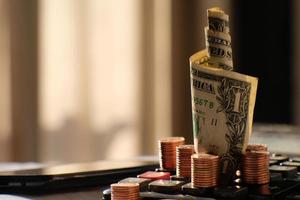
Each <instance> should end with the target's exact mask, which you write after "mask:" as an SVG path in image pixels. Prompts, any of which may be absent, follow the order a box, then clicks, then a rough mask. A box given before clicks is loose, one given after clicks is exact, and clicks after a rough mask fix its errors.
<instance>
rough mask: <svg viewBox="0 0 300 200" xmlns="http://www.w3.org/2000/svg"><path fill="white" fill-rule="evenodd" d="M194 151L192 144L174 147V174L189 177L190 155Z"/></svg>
mask: <svg viewBox="0 0 300 200" xmlns="http://www.w3.org/2000/svg"><path fill="white" fill-rule="evenodd" d="M194 153H195V149H194V145H180V146H178V147H177V148H176V175H177V176H179V177H187V178H190V177H191V156H192V155H193V154H194Z"/></svg>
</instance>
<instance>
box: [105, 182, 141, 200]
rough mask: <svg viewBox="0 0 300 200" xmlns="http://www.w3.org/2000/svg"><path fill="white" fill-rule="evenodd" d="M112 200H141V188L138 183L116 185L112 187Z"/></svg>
mask: <svg viewBox="0 0 300 200" xmlns="http://www.w3.org/2000/svg"><path fill="white" fill-rule="evenodd" d="M110 188H111V199H112V200H124V199H127V200H139V199H140V187H139V184H138V183H115V184H111V185H110Z"/></svg>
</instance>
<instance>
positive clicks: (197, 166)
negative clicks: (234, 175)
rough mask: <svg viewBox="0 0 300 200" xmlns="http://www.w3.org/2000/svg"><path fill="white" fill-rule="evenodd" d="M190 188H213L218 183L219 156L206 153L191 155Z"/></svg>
mask: <svg viewBox="0 0 300 200" xmlns="http://www.w3.org/2000/svg"><path fill="white" fill-rule="evenodd" d="M191 158H192V178H191V179H192V180H191V181H192V186H193V187H199V188H210V187H215V186H216V185H217V183H218V174H219V173H218V172H219V156H215V155H210V154H206V153H199V154H193V155H192V157H191Z"/></svg>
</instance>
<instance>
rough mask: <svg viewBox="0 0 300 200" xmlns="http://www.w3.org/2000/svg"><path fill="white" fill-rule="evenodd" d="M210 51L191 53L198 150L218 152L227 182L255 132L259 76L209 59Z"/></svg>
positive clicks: (195, 138)
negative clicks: (217, 66)
mask: <svg viewBox="0 0 300 200" xmlns="http://www.w3.org/2000/svg"><path fill="white" fill-rule="evenodd" d="M206 57H208V55H207V51H205V50H203V51H200V52H198V53H196V54H194V55H193V56H191V57H190V73H191V74H190V76H191V95H192V96H191V97H192V117H193V134H194V145H195V150H196V151H198V152H199V151H200V152H203V151H204V152H207V153H211V154H215V155H219V156H220V159H221V177H222V178H221V179H222V181H224V182H225V184H228V182H230V181H231V178H232V177H233V174H234V173H235V171H236V169H237V167H238V164H239V162H240V159H241V155H242V152H243V151H245V149H246V147H247V144H248V140H249V138H250V135H251V132H252V121H253V112H254V105H255V99H256V90H257V83H258V80H257V78H255V77H251V76H247V75H243V74H240V73H237V72H233V71H227V70H223V69H217V68H214V67H211V66H210V64H208V63H206V62H205V60H206Z"/></svg>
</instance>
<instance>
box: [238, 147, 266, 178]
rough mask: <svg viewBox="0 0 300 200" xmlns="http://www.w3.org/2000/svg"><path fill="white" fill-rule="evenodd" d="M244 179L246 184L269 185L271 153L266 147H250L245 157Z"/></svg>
mask: <svg viewBox="0 0 300 200" xmlns="http://www.w3.org/2000/svg"><path fill="white" fill-rule="evenodd" d="M242 179H243V182H244V183H246V184H266V183H269V181H270V175H269V152H268V148H267V146H266V145H260V144H257V145H248V147H247V149H246V152H245V154H244V155H243V169H242Z"/></svg>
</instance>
